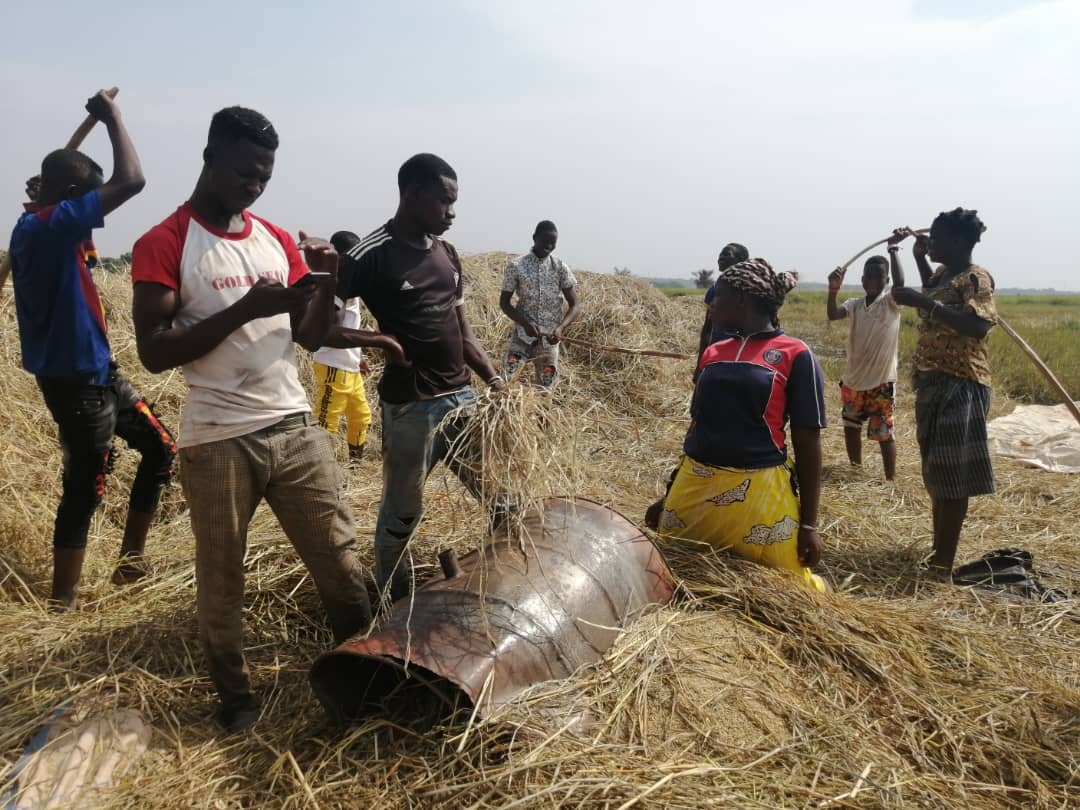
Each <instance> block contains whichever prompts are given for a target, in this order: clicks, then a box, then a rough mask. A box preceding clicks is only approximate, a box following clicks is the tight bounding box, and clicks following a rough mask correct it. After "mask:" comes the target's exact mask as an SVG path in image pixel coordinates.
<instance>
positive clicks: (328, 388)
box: [312, 231, 371, 463]
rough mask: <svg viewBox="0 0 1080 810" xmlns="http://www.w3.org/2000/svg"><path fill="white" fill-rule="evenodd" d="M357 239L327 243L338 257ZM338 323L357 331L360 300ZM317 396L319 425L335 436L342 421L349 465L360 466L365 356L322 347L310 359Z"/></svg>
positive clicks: (365, 419) (366, 414) (366, 416)
mask: <svg viewBox="0 0 1080 810" xmlns="http://www.w3.org/2000/svg"><path fill="white" fill-rule="evenodd" d="M359 241H360V237H358V236H357V235H356V234H354V233H352V232H350V231H338V232H337V233H335V234H334V235H333V236H331V237H330V243H331V244H332V245H333V246H334V248H335V249H336V250H337V252H338V254H344V253H345V251H347V250H349V249H350V248H351V247H353V246H354V245H356V244H357V243H358V242H359ZM338 317H339V319H340V320H339V323H340V325H341V326H343V327H345V328H347V329H359V328H360V323H361V319H362V318H361V312H360V299H359V298H350V299H349V300H348V301H346V302H345V304H344V306H343V307H342V308H341V309H340V310H338ZM313 361H314V362H313V363H312V368H313V370H314V372H315V383H316V386H317V388H316V396H315V416H316V418H317V419H318V420H319V424H320V425H321V426H322V427H324V428H326V429H327V430H328V431H330V432H331V433H333V434H337V432H338V427H339V425H340V424H341V417H342V416H344V417H345V430H346V432H345V441H346V443H347V444H348V446H349V461H350V462H352V463H356V462H359V461H360V459H361V458H363V456H364V445H365V443H366V442H367V432H368V427H369V426H370V425H371V406H370V405H368V401H367V394H366V393H365V391H364V375H365V374H367V373H368V365H367V360H366V359H365V358H364V352H363V350H362V349H360V348H359V347H357V348H342V349H337V348H333V347H330V346H323V347H322V348H321V349H319V350H318V351H317V352H315V354H314V355H313Z"/></svg>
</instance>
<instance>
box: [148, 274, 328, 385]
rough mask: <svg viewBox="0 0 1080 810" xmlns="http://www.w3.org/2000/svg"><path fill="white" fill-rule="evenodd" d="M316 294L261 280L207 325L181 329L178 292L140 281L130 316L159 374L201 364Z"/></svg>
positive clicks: (309, 288) (150, 363) (152, 367)
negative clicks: (250, 326) (245, 331)
mask: <svg viewBox="0 0 1080 810" xmlns="http://www.w3.org/2000/svg"><path fill="white" fill-rule="evenodd" d="M314 292H315V291H314V289H313V288H312V286H311V285H308V286H306V287H283V286H281V285H280V284H278V283H277V282H273V281H267V280H266V279H259V280H258V281H257V282H256V283H255V285H254V286H253V287H252V288H251V289H250V290H248V292H247V294H246V295H245V296H244V297H243V298H241V299H240V300H239V301H237V302H236V303H235V304H232V305H231V306H228V307H226V308H225V309H223V310H221V311H220V312H217V313H215V314H213V315H211V316H210V317H209V318H207V319H206V320H203V321H199V322H198V323H195V324H191V325H190V326H177V325H176V324H175V323H174V322H173V319H174V318H175V317H176V313H177V312H178V311H179V309H180V296H179V294H178V293H177V291H176V290H174V289H172V288H171V287H167V286H166V285H164V284H157V283H155V282H149V281H140V282H137V283H136V284H135V296H134V299H133V301H132V305H131V307H132V311H131V314H132V320H133V321H134V324H135V346H136V348H137V349H138V351H139V360H141V361H142V364H143V365H144V366H146V369H147V371H150V372H152V373H154V374H159V373H161V372H162V371H167V370H168V369H170V368H176V367H177V366H182V365H184V364H185V363H190V362H192V361H193V360H198V359H199V358H200V357H202V356H203V355H206V354H209V353H210V352H211V351H213V350H214V349H215V348H217V346H218V345H219V344H220V343H221V342H222V341H223V340H225V338H227V337H228V336H229V335H231V334H232V333H233V332H235V331H236V330H237V329H239V328H240V327H241V326H243V325H244V324H246V323H247V322H248V321H253V320H255V319H256V318H266V317H270V316H271V315H279V314H281V313H283V312H291V311H293V310H296V309H298V308H299V307H301V306H303V304H304V303H305V301H307V300H309V299H310V298H311V296H312V295H313V294H314Z"/></svg>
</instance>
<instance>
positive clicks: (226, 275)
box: [131, 204, 311, 447]
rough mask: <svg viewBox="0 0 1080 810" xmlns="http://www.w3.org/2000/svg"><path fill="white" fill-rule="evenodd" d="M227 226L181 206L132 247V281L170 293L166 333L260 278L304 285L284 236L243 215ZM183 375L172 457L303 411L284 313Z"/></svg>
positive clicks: (251, 324) (297, 258) (246, 330)
mask: <svg viewBox="0 0 1080 810" xmlns="http://www.w3.org/2000/svg"><path fill="white" fill-rule="evenodd" d="M233 226H234V227H231V228H230V230H228V231H220V230H218V229H217V228H214V227H213V226H211V225H209V224H208V223H206V222H204V221H202V219H201V218H200V217H199V216H198V214H196V213H195V211H194V209H192V207H191V206H190V205H188V204H185V205H182V206H181V207H180V208H178V209H177V210H176V213H174V214H172V215H171V216H170V217H168V218H167V219H166V220H165V221H163V222H162V223H161V224H159V225H157V226H155V227H153V228H151V229H150V230H149V231H147V232H146V233H145V234H144V235H143V236H142V237H141V238H140V239H139V241H138V242H136V243H135V248H134V250H133V253H132V260H131V277H132V280H133V281H134V283H136V284H139V283H142V282H152V283H156V284H162V285H164V286H166V287H169V288H171V289H174V290H176V291H177V293H178V294H179V298H180V307H179V309H178V310H177V313H176V316H175V318H174V323H175V324H176V325H178V326H190V325H192V324H196V323H199V322H201V321H204V320H206V319H207V318H209V317H210V316H211V315H214V314H216V313H218V312H221V311H222V310H223V309H225V308H227V307H229V306H230V305H232V304H234V303H236V302H237V301H239V300H240V299H241V298H243V297H244V295H246V294H247V292H248V290H249V289H251V287H252V285H253V284H255V282H256V281H258V280H259V279H260V278H266V279H270V280H272V281H277V282H279V283H280V284H282V285H283V286H286V287H288V286H292V285H293V284H295V283H296V282H297V281H299V280H300V279H301V278H303V277H304V276H305V275H307V272H308V269H307V266H306V265H305V264H304V260H303V257H301V255H300V252H299V250H297V248H296V243H295V242H294V241H293V239H292V238H291V237H290V236H289V234H288V233H287V232H286V231H284V230H282V229H281V228H279V227H277V226H276V225H272V224H271V223H269V222H267V221H266V220H263V219H260V218H259V217H256V216H254V215H252V214H250V213H248V212H247V211H245V212H244V213H243V215H242V216H237V217H235V218H234V220H233ZM183 371H184V379H185V381H186V382H187V385H188V396H187V400H186V401H185V402H184V412H183V416H182V417H181V421H180V438H179V441H178V444H179V446H180V447H191V446H194V445H199V444H206V443H208V442H216V441H221V440H223V439H232V438H235V437H237V436H245V435H247V434H249V433H254V432H255V431H257V430H262V429H263V428H266V427H270V426H271V425H273V424H274V423H276V422H278V421H280V420H281V419H282V418H283V417H285V416H287V415H289V414H292V413H303V412H309V411H310V410H311V408H310V406H309V405H308V399H307V394H306V393H305V391H304V388H303V386H302V385H301V384H300V377H299V375H298V373H297V367H296V348H295V345H294V344H293V337H292V325H291V321H290V318H289V315H288V314H287V313H284V314H281V315H274V316H272V317H269V318H258V319H256V320H253V321H248V322H247V323H246V324H244V325H243V326H241V327H240V328H239V329H237V330H236V331H235V332H233V333H232V334H230V335H229V336H228V337H227V338H225V340H223V341H222V342H221V343H219V344H218V345H217V346H216V347H214V348H213V349H211V350H210V351H209V352H207V353H206V354H204V355H203V356H202V357H200V358H198V359H196V360H193V361H192V362H190V363H186V364H185V365H184V366H183Z"/></svg>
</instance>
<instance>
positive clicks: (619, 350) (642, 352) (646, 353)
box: [561, 337, 694, 360]
mask: <svg viewBox="0 0 1080 810" xmlns="http://www.w3.org/2000/svg"><path fill="white" fill-rule="evenodd" d="M561 342H562V343H570V344H572V345H574V346H581V347H583V348H586V349H595V350H596V351H598V352H614V353H616V354H633V355H637V356H638V357H669V358H671V359H672V360H693V359H694V358H693V357H692V356H691V355H689V354H678V353H676V352H657V351H653V350H652V349H624V348H623V347H622V346H602V345H601V344H599V343H590V342H589V341H587V340H578V339H577V338H568V337H564V338H563V339H562V341H561Z"/></svg>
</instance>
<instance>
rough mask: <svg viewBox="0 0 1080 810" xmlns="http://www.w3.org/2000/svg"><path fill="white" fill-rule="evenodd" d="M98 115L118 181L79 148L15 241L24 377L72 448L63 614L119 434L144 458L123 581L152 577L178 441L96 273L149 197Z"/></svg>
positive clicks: (93, 109) (104, 102)
mask: <svg viewBox="0 0 1080 810" xmlns="http://www.w3.org/2000/svg"><path fill="white" fill-rule="evenodd" d="M86 110H87V112H89V113H90V114H91V115H92V116H93V117H94V118H96V119H97V120H98V121H100V122H101V123H102V124H104V125H105V127H106V129H107V130H108V133H109V140H110V141H111V143H112V147H113V174H112V177H110V178H109V180H108V182H105V181H104V173H103V172H102V170H101V167H100V166H98V165H97V164H96V163H95V162H94V161H93V160H91V159H90V158H89V157H87V156H86V155H84V154H83V153H81V152H79V151H77V150H75V149H58V150H56V151H54V152H50V153H49V154H48V155H46V156H45V159H44V160H43V161H42V164H41V176H40V181H39V183H40V184H39V185H38V184H34V183H28V184H27V191H28V193H30V195H31V198H32V202H31V203H30V204H28V205H27V206H26V212H25V213H24V214H23V215H22V216H21V217H20V218H19V221H18V223H17V224H16V226H15V229H14V231H13V232H12V234H11V244H10V249H9V253H10V254H11V260H12V272H11V275H12V280H13V283H14V288H15V309H16V314H17V315H18V321H19V341H20V344H21V349H22V362H23V368H25V369H26V370H27V371H28V372H30V373H31V374H33V375H34V376H35V377H36V378H37V383H38V387H39V388H40V389H41V392H42V395H43V396H44V399H45V405H46V406H47V407H48V409H49V412H50V413H51V414H52V417H53V419H54V420H55V422H56V425H57V428H58V430H59V434H60V443H61V445H62V447H63V449H64V471H63V495H62V496H61V499H60V505H59V506H58V507H57V510H56V524H55V527H54V531H53V582H52V595H51V599H52V603H53V605H54V606H55V607H57V608H60V609H70V608H72V607H74V605H75V595H76V592H77V589H78V584H79V578H80V575H81V573H82V565H83V559H84V558H85V555H86V537H87V532H88V530H89V528H90V518H91V517H92V516H93V514H94V510H95V509H97V506H98V504H99V503H100V502H101V497H102V495H103V494H104V492H105V477H106V474H107V472H108V468H109V456H110V454H111V451H112V438H113V436H114V435H117V436H120V437H121V438H123V439H125V440H126V441H127V443H128V444H129V445H130V446H131V447H133V448H135V449H136V450H138V451H139V452H140V453H141V454H142V460H141V461H140V463H139V469H138V472H137V473H136V475H135V481H134V483H133V485H132V488H131V497H130V500H129V506H128V516H127V523H126V525H125V527H124V539H123V542H122V545H121V549H120V564H119V565H118V566H117V569H116V571H115V573H114V574H113V582H114V583H116V584H118V585H119V584H123V583H126V582H131V581H134V580H136V579H139V578H140V577H141V576H143V575H144V574H145V570H144V568H143V562H142V555H143V548H144V546H145V544H146V534H147V531H148V530H149V528H150V522H151V520H152V518H153V514H154V511H155V509H156V508H157V503H158V498H159V496H160V494H161V490H162V488H163V487H164V486H165V485H166V484H167V483H168V481H169V475H170V470H171V467H172V460H173V456H174V455H175V454H176V447H175V445H174V443H173V439H172V436H171V435H170V434H169V431H168V430H166V429H165V427H164V426H163V425H162V424H161V423H160V422H159V421H158V420H157V419H156V417H155V416H154V415H153V413H152V412H151V411H150V408H149V406H148V405H147V404H146V401H145V400H143V399H142V398H141V397H140V396H139V395H138V394H137V393H136V392H135V390H134V389H133V388H132V387H131V385H129V384H128V382H127V381H126V380H125V379H124V378H123V377H121V376H120V375H119V373H118V372H117V369H116V365H115V364H114V363H112V362H111V356H110V351H109V339H108V336H107V328H106V326H105V318H104V312H103V310H102V307H101V300H100V299H99V297H98V293H97V288H96V287H95V286H94V282H93V279H92V278H91V277H90V270H91V269H92V268H93V267H95V266H96V264H97V252H96V250H95V248H94V243H93V242H92V241H91V231H92V229H93V228H100V227H102V226H103V225H104V224H105V221H104V218H105V215H106V214H109V213H111V212H112V211H114V210H115V209H116V208H118V207H119V206H120V205H122V204H123V203H125V202H126V201H127V200H129V199H131V198H132V197H133V196H135V195H136V194H138V193H139V192H140V191H141V190H142V188H143V186H144V185H145V184H146V181H145V180H144V179H143V174H142V169H141V167H140V165H139V158H138V155H137V154H136V153H135V147H134V146H133V145H132V143H131V138H130V137H129V136H128V133H127V130H126V129H125V128H124V125H123V122H122V121H121V119H120V111H119V109H118V108H117V106H116V103H115V102H114V101H113V100H112V99H110V98H109V97H108V96H107V95H105V93H104V92H100V93H98V94H97V95H95V96H93V97H92V98H90V100H89V101H88V102H87V104H86Z"/></svg>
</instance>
